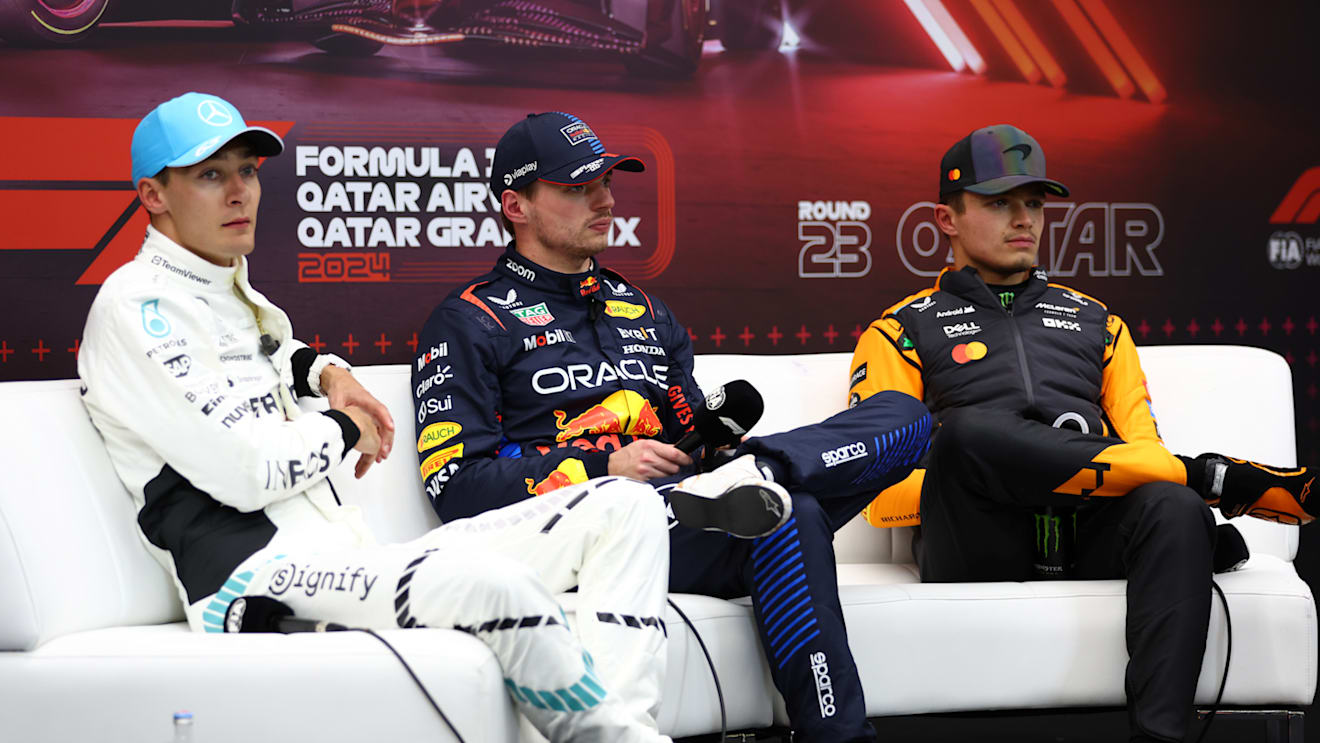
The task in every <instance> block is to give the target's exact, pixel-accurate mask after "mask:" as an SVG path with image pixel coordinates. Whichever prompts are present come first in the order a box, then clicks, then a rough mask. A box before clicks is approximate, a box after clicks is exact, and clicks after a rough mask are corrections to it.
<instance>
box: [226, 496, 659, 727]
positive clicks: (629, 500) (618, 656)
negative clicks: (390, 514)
mask: <svg viewBox="0 0 1320 743" xmlns="http://www.w3.org/2000/svg"><path fill="white" fill-rule="evenodd" d="M668 576H669V539H668V534H667V530H666V527H665V506H664V502H663V500H662V499H661V498H660V497H659V496H657V495H656V492H655V491H654V490H653V489H652V488H651V487H650V486H648V485H645V484H642V483H639V482H636V481H633V480H627V479H622V478H601V479H597V480H592V481H590V482H586V483H583V484H581V485H575V486H570V487H567V488H563V489H560V490H557V491H555V492H553V493H551V494H549V495H544V496H541V497H538V498H533V499H530V500H526V501H523V502H520V503H517V504H514V505H511V506H508V507H505V508H501V509H499V510H495V511H488V512H486V513H483V514H481V515H479V516H475V517H473V518H470V519H461V520H458V521H452V522H450V523H447V524H445V525H443V526H441V527H440V528H438V529H435V530H433V531H431V532H429V533H427V534H426V535H425V536H422V537H421V538H419V539H416V540H414V541H412V542H407V543H405V544H398V545H388V546H381V547H373V548H368V549H357V550H347V551H343V550H341V551H332V552H314V553H300V554H286V555H283V556H282V557H280V558H278V559H275V560H271V561H270V562H268V563H266V564H265V565H263V566H262V567H261V568H259V569H257V571H256V573H255V575H254V576H253V578H252V581H251V583H250V584H249V585H248V588H247V591H246V593H247V594H249V595H265V596H270V597H272V598H275V599H278V600H280V601H282V602H284V603H285V604H286V605H288V606H289V607H290V608H291V609H293V611H294V613H295V614H296V615H297V616H302V617H307V618H312V619H321V620H328V621H334V622H339V623H342V624H346V625H348V626H350V627H366V628H371V629H390V628H394V627H453V628H456V629H461V630H464V631H467V632H469V633H471V634H473V635H474V636H475V637H477V638H479V639H480V640H482V641H483V642H485V643H486V644H487V645H488V646H490V649H491V650H492V651H493V652H494V653H495V656H496V657H497V658H498V659H499V662H500V666H501V667H502V668H503V669H504V673H505V686H506V688H507V689H508V690H509V693H510V695H511V696H512V697H513V698H514V700H515V701H516V702H517V703H518V706H519V709H520V710H521V711H522V712H523V714H524V715H526V716H527V718H528V719H529V720H530V721H531V723H532V724H533V725H534V726H535V727H536V728H537V730H539V731H540V732H541V733H542V734H544V735H545V736H546V737H547V738H549V739H550V740H552V741H568V740H572V741H593V742H594V741H600V743H613V742H614V741H626V742H631V741H667V740H669V739H668V738H667V737H665V736H662V735H660V734H659V732H658V730H657V727H656V723H655V714H656V711H657V710H658V708H659V705H660V687H661V684H662V682H663V679H664V670H665V628H664V625H663V623H662V621H661V618H662V616H663V613H664V612H663V609H664V604H665V597H666V594H667V590H668ZM573 586H577V587H578V609H577V615H576V617H577V618H576V621H575V623H574V625H575V626H574V627H573V628H572V629H571V630H570V628H568V627H567V626H566V625H565V623H566V620H565V617H564V614H563V610H562V609H561V608H560V607H559V604H558V603H557V602H556V601H555V599H554V594H555V593H559V592H562V591H565V590H568V589H569V588H572V587H573ZM575 635H576V636H575ZM584 650H585V652H584ZM598 674H599V675H598Z"/></svg>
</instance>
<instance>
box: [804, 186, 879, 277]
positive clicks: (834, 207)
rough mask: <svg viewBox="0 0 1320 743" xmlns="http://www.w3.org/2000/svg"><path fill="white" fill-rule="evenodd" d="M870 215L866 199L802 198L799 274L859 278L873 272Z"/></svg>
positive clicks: (869, 205)
mask: <svg viewBox="0 0 1320 743" xmlns="http://www.w3.org/2000/svg"><path fill="white" fill-rule="evenodd" d="M870 218H871V204H870V203H869V202H866V201H799V202H798V207H797V219H798V240H800V241H802V248H801V249H800V250H799V251H798V277H799V278H803V279H837V278H857V277H860V276H865V275H867V274H868V273H870V272H871V228H870V226H869V225H867V223H866V221H867V220H868V219H870Z"/></svg>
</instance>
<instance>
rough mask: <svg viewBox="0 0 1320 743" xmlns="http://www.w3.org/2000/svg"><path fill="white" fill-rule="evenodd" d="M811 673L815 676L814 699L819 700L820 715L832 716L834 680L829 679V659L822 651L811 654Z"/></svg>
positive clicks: (833, 709)
mask: <svg viewBox="0 0 1320 743" xmlns="http://www.w3.org/2000/svg"><path fill="white" fill-rule="evenodd" d="M811 675H812V676H814V677H815V678H816V700H817V701H818V702H820V716H821V717H833V716H834V713H835V711H836V710H835V708H834V682H833V681H831V680H830V664H829V659H827V658H826V657H825V654H824V653H812V654H811Z"/></svg>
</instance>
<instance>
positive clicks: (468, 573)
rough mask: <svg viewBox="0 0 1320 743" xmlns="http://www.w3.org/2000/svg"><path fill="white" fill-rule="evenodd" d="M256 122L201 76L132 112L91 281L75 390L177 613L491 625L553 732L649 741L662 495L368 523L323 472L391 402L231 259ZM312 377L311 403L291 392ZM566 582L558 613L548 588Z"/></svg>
mask: <svg viewBox="0 0 1320 743" xmlns="http://www.w3.org/2000/svg"><path fill="white" fill-rule="evenodd" d="M282 149H283V143H282V142H281V140H280V139H279V137H277V136H276V135H275V134H274V133H273V132H271V131H269V130H267V129H263V128H261V127H250V126H248V125H247V124H246V123H245V122H244V121H243V118H242V117H241V115H240V114H239V112H238V111H237V110H236V109H235V108H234V107H233V106H232V105H230V104H229V103H228V102H226V101H224V100H222V99H220V98H218V97H216V96H213V95H205V94H201V93H187V94H185V95H182V96H180V97H178V98H174V99H172V100H170V101H167V102H165V103H163V104H161V105H160V106H158V107H157V108H156V109H155V110H153V111H152V112H151V113H150V114H148V115H147V116H146V117H145V118H144V119H143V120H142V121H141V122H140V123H139V125H138V127H137V130H136V131H135V133H134V136H133V145H132V154H133V182H134V184H135V186H136V188H137V192H138V196H139V198H140V199H141V201H142V204H143V206H144V207H145V208H146V210H147V211H148V212H149V213H150V217H151V226H150V227H148V228H147V237H146V241H145V242H144V243H143V246H142V249H141V251H140V252H139V253H138V255H137V256H136V258H135V259H134V260H133V261H131V262H130V263H128V264H127V265H125V266H123V267H122V268H120V269H119V270H117V271H115V272H114V273H113V274H112V275H111V276H110V277H109V278H108V279H107V280H106V282H105V284H104V286H102V288H101V290H100V292H99V293H98V294H97V296H96V300H95V301H94V302H93V304H92V308H91V311H90V313H89V315H88V318H87V326H86V329H85V331H84V334H83V341H82V347H81V351H80V353H79V355H78V373H79V376H80V377H81V379H82V382H83V400H84V403H85V404H86V407H87V410H88V411H89V413H90V414H91V417H92V421H93V422H94V423H95V425H96V427H97V429H98V430H99V431H100V432H101V435H102V437H103V438H104V440H105V444H106V447H107V449H108V451H109V453H110V457H111V460H112V461H113V462H114V466H115V469H116V471H117V472H118V474H119V476H120V478H121V479H122V480H123V482H124V484H125V486H126V487H127V489H128V491H129V492H130V493H131V494H132V496H133V499H134V502H135V504H136V506H137V508H138V524H139V526H140V530H141V534H142V537H143V540H144V542H145V543H146V545H147V548H148V549H149V550H150V551H151V553H152V554H153V555H154V556H155V557H156V558H157V559H158V560H159V561H160V562H161V563H162V564H163V565H164V566H165V567H166V569H167V570H169V571H170V573H171V574H172V575H173V576H174V577H175V579H176V584H177V587H178V590H179V592H180V595H181V596H182V597H183V599H184V603H185V605H186V607H187V616H188V622H189V625H190V626H191V627H192V628H193V629H194V630H196V631H206V632H220V631H223V629H224V618H225V612H226V609H227V608H228V605H229V604H230V602H232V601H233V600H234V599H235V598H237V597H239V596H245V595H247V596H266V597H270V598H274V599H276V600H279V601H282V602H284V603H285V604H286V605H288V606H289V607H290V608H291V609H293V611H294V612H295V613H296V614H297V615H300V616H306V617H309V618H315V619H322V620H329V621H334V622H338V623H342V624H345V625H348V626H354V627H369V628H374V629H386V628H392V627H452V628H456V629H460V630H464V631H467V632H469V633H471V634H473V635H474V636H476V637H477V638H479V639H481V640H482V641H484V642H485V643H486V644H487V645H489V646H490V648H491V650H492V651H493V652H494V653H495V655H496V657H497V658H498V659H499V662H500V665H501V667H502V668H503V671H504V676H505V686H506V688H507V690H508V692H509V694H510V696H512V697H513V698H514V700H515V701H516V702H517V704H518V707H519V709H520V710H521V711H522V712H523V713H524V714H525V715H526V716H527V717H528V719H529V720H530V721H531V722H532V724H533V725H534V726H536V727H537V728H538V729H539V730H540V731H541V732H542V733H543V734H545V735H546V736H547V737H548V738H550V739H551V740H555V741H564V740H574V741H601V742H602V743H604V742H606V741H666V740H669V739H668V738H667V737H665V736H662V735H660V734H659V732H658V730H657V728H656V723H655V713H656V710H657V708H658V706H659V694H660V686H661V681H662V678H663V674H664V659H665V631H664V626H663V624H662V622H661V619H660V615H661V611H662V609H663V606H664V601H665V593H666V590H667V585H666V578H665V576H666V575H667V574H668V544H667V541H668V537H667V528H666V519H665V513H664V504H663V502H662V501H661V500H660V499H658V498H655V497H654V493H653V492H652V491H651V489H650V488H649V487H647V486H645V485H643V484H641V483H637V482H634V481H630V480H626V479H621V478H603V479H599V480H594V481H592V482H589V483H584V484H582V485H578V486H574V487H571V488H566V489H564V490H562V491H561V492H559V493H556V494H555V495H554V496H551V497H546V498H538V499H536V500H535V501H526V502H522V503H519V504H517V505H515V506H511V507H509V508H504V509H500V510H496V511H491V512H488V513H485V514H482V515H481V516H478V517H476V518H472V519H463V520H457V521H453V522H450V523H448V524H445V525H444V526H442V527H440V528H438V529H436V530H434V531H432V532H430V533H428V534H427V535H425V536H423V537H421V538H420V539H417V540H415V541H413V542H409V543H406V544H398V545H377V544H376V542H375V540H374V539H373V538H372V535H371V533H370V532H369V531H368V529H367V527H366V525H365V523H364V521H363V520H362V518H361V515H360V513H359V511H358V509H357V508H356V507H352V506H343V505H341V504H340V503H339V500H338V497H337V496H336V494H335V492H334V488H333V486H332V485H331V484H330V482H329V480H328V479H327V475H328V474H329V473H330V472H331V471H333V470H334V469H335V467H336V466H337V465H338V464H339V463H340V462H341V461H342V460H343V459H344V458H345V457H346V456H347V455H348V452H349V451H350V450H352V449H356V450H357V451H358V452H359V456H360V458H359V460H358V464H357V475H358V477H361V476H363V475H364V474H365V473H366V471H367V470H368V469H369V468H370V466H371V465H372V463H374V462H377V461H380V460H383V459H384V458H385V457H386V456H387V455H388V454H389V451H390V447H391V445H392V442H393V436H394V423H393V420H392V419H391V417H390V414H389V411H388V410H386V408H385V407H384V406H383V405H381V403H380V402H378V401H377V400H376V399H375V398H374V397H372V396H371V394H370V393H368V392H367V391H366V390H365V389H364V388H363V387H362V386H361V385H360V384H359V383H358V382H357V381H356V380H355V379H354V378H353V376H352V374H351V373H350V369H349V365H348V364H347V363H346V362H344V361H343V360H342V359H339V358H337V357H335V356H331V355H318V354H317V353H316V352H315V351H313V350H312V349H311V348H309V347H307V346H306V345H304V344H302V343H300V342H298V341H297V340H295V339H294V338H293V332H292V327H291V325H290V322H289V318H288V316H287V315H286V314H285V313H284V312H283V311H282V310H281V309H279V308H278V307H276V306H275V305H274V304H272V303H271V302H270V301H269V300H267V299H266V298H265V297H264V296H262V295H261V294H260V293H259V292H257V291H256V290H255V289H253V288H252V285H251V283H250V282H249V280H248V262H247V260H246V256H247V255H248V254H249V253H250V252H251V251H252V249H253V246H254V240H253V236H254V230H255V227H256V216H257V206H258V203H259V201H260V196H261V188H260V182H259V179H258V177H257V171H258V167H259V165H260V162H261V160H260V158H262V157H269V156H274V155H278V154H279V153H280V152H281V150H282ZM318 395H320V396H325V397H327V398H328V399H329V403H330V409H329V410H328V411H326V412H325V413H301V412H300V410H299V408H298V406H297V404H296V402H295V399H296V398H298V397H308V396H318ZM573 586H578V588H579V604H578V606H579V609H578V612H577V619H576V620H575V626H574V627H573V629H572V630H570V629H569V628H568V627H567V626H566V619H565V616H564V613H563V611H562V610H561V608H560V607H559V605H558V604H557V603H556V601H555V599H554V597H553V594H554V593H555V592H559V591H564V590H567V589H569V588H571V587H573Z"/></svg>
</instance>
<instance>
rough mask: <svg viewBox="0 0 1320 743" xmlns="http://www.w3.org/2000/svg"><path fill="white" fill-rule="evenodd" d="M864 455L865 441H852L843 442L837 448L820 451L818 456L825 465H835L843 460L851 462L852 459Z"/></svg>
mask: <svg viewBox="0 0 1320 743" xmlns="http://www.w3.org/2000/svg"><path fill="white" fill-rule="evenodd" d="M865 456H866V443H865V442H862V441H854V442H853V443H851V444H845V445H843V446H840V447H839V448H838V449H832V450H830V451H826V452H821V454H820V458H821V459H822V460H823V461H824V462H825V466H826V467H835V466H837V465H840V464H843V463H844V462H851V461H853V460H854V459H861V458H862V457H865Z"/></svg>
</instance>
